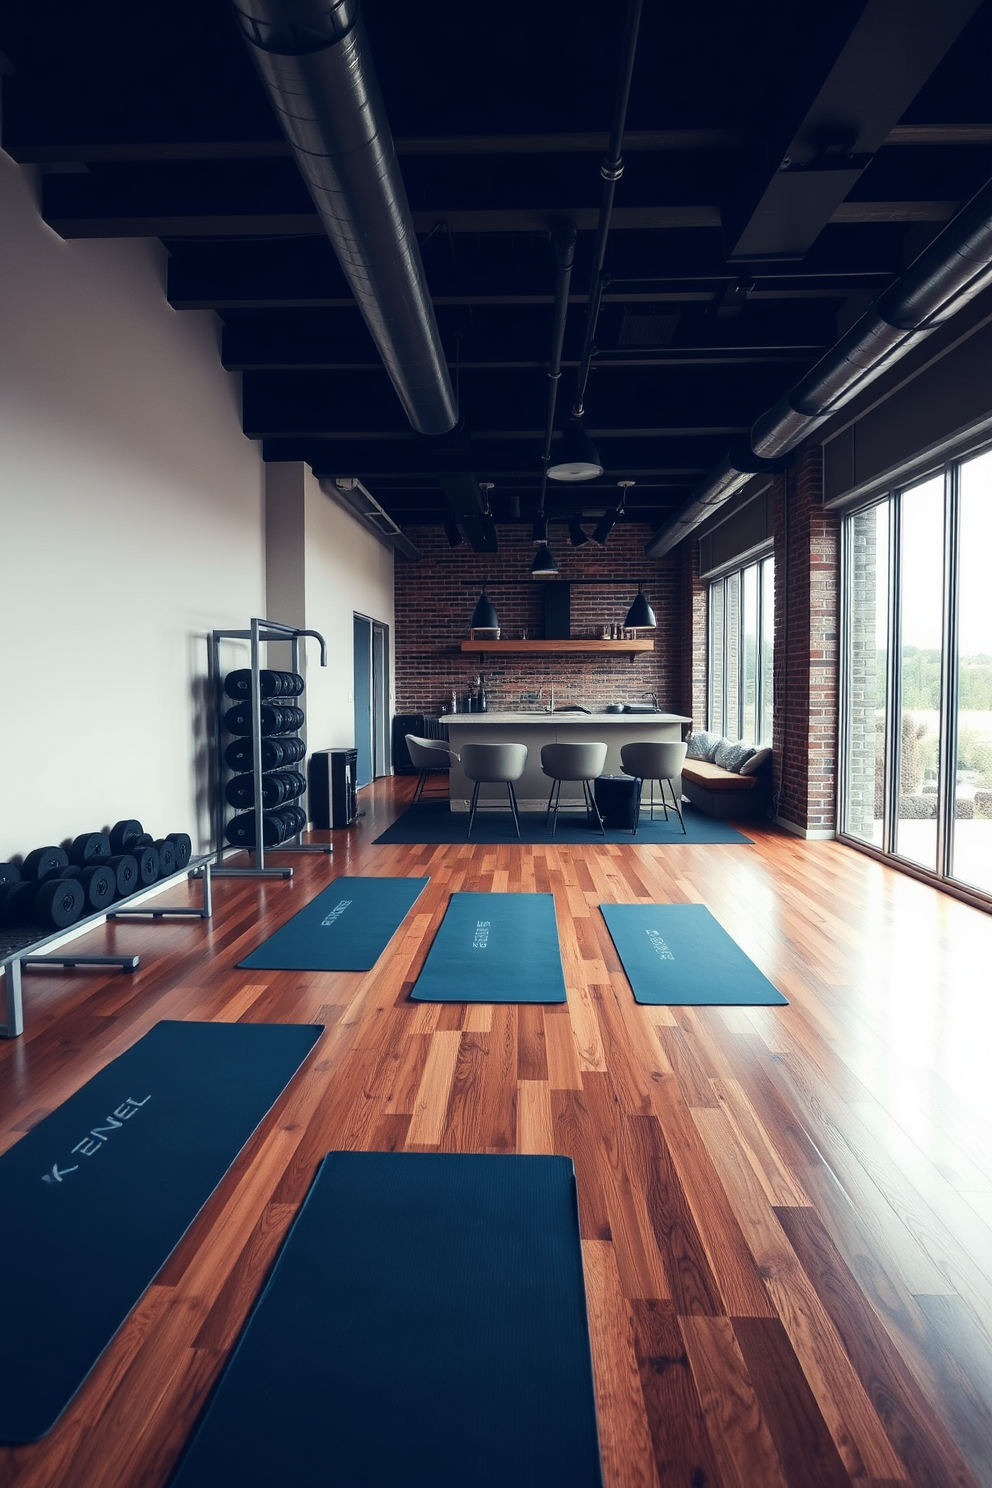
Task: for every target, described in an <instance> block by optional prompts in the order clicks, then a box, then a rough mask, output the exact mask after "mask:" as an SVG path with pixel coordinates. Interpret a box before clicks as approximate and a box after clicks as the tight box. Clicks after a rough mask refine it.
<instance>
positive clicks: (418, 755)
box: [403, 734, 458, 806]
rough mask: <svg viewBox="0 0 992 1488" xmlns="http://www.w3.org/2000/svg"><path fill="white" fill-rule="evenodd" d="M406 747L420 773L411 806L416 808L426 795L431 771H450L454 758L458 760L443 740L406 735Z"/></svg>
mask: <svg viewBox="0 0 992 1488" xmlns="http://www.w3.org/2000/svg"><path fill="white" fill-rule="evenodd" d="M403 737H404V738H405V740H406V747H407V749H408V750H409V751H410V763H411V764H413V765H416V767H417V769H418V770H419V771H420V775H419V776H418V779H417V784H416V787H415V789H414V792H413V800H412V801H411V802H410V805H411V806H416V804H417V802H418V801H419V800H420V798H421V796H422V795H423V793H424V786H425V785H426V784H427V776H428V775H429V774H430V772H431V770H450V769H451V760H452V756H454V758H455V759H457V758H458V756H457V754H455V751H454V750H453V749H450V748H449V747H448V745H447V744H445V742H444V740H443V739H418V738H417V735H416V734H404V736H403Z"/></svg>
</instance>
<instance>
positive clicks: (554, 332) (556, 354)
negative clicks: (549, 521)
mask: <svg viewBox="0 0 992 1488" xmlns="http://www.w3.org/2000/svg"><path fill="white" fill-rule="evenodd" d="M576 236H577V234H576V231H575V223H574V222H573V221H572V220H571V218H569V217H563V218H560V219H559V220H558V221H557V222H553V223H552V225H551V242H552V245H553V247H554V250H555V307H554V312H553V314H552V319H551V360H550V361H549V362H548V413H547V418H546V419H545V422H544V451H543V453H542V455H541V495H540V498H539V501H538V513H539V515H543V513H544V493H545V491H546V490H547V486H548V466H549V465H550V464H551V441H552V439H553V438H554V432H555V407H556V406H557V403H558V383H559V381H560V379H561V349H562V346H563V345H564V343H565V321H566V319H567V317H568V291H569V288H570V287H571V283H572V265H573V264H574V263H575V239H576Z"/></svg>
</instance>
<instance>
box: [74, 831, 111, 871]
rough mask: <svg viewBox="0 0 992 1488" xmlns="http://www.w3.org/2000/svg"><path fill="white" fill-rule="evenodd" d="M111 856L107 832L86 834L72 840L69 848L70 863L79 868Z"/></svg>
mask: <svg viewBox="0 0 992 1488" xmlns="http://www.w3.org/2000/svg"><path fill="white" fill-rule="evenodd" d="M110 854H111V847H110V838H109V837H108V836H107V834H106V832H84V833H83V835H82V836H81V837H74V838H73V839H72V846H71V847H70V848H69V862H70V863H75V865H76V866H77V868H82V867H83V866H84V864H86V863H91V862H92V861H93V859H94V858H109V857H110Z"/></svg>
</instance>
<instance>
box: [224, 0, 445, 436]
mask: <svg viewBox="0 0 992 1488" xmlns="http://www.w3.org/2000/svg"><path fill="white" fill-rule="evenodd" d="M234 9H235V13H236V15H237V18H238V23H239V25H240V28H241V32H242V34H243V36H244V38H245V41H246V42H247V44H248V50H249V51H250V53H251V55H252V58H253V59H254V62H255V66H256V67H257V69H258V72H259V74H260V76H261V78H262V81H263V83H264V84H265V87H266V91H267V92H268V95H269V99H270V101H271V103H272V106H273V108H274V109H275V111H276V115H277V117H278V119H279V123H280V125H281V127H282V130H283V133H284V134H285V136H286V138H287V140H288V141H289V143H290V146H291V148H292V151H293V155H294V157H295V159H296V163H297V165H298V166H299V169H300V172H301V174H302V176H303V179H304V181H305V182H306V185H307V188H308V190H309V192H310V195H311V196H312V197H313V201H314V205H315V206H316V208H317V211H318V213H319V215H320V219H321V222H322V223H323V225H324V230H325V231H326V233H327V236H328V237H329V238H330V240H331V243H332V244H333V247H334V251H335V253H336V254H337V256H338V260H339V262H340V264H341V267H342V269H343V270H344V274H345V277H346V278H347V280H348V283H349V285H350V286H351V290H352V293H353V294H354V296H355V299H356V301H357V302H358V307H359V309H360V310H361V312H362V315H363V316H364V317H365V323H366V325H367V326H368V328H369V331H370V332H371V334H372V339H373V340H374V341H375V344H376V347H377V348H378V351H379V354H380V356H381V357H382V360H383V362H384V364H385V367H386V371H387V372H388V373H389V376H390V378H391V379H392V383H393V386H394V387H395V389H396V392H397V394H398V396H399V400H400V402H401V403H402V404H403V408H404V410H405V412H406V415H407V418H408V419H409V420H410V423H411V424H412V425H413V427H414V429H416V430H417V432H418V433H420V434H445V433H447V431H448V430H449V429H452V428H454V426H455V424H456V423H457V422H458V409H457V406H456V403H455V395H454V392H453V391H452V387H451V379H450V378H449V376H448V368H447V364H446V362H445V357H444V352H443V350H442V347H441V338H440V336H439V334H438V329H437V322H436V320H435V318H434V307H433V305H432V304H431V300H430V295H429V294H428V292H427V281H426V279H425V277H424V267H423V264H422V262H421V258H420V249H419V248H418V246H417V238H416V234H415V233H414V230H413V219H412V218H411V216H410V207H409V204H408V202H407V199H406V191H405V189H404V186H403V179H402V177H401V175H400V170H399V165H398V164H397V160H396V151H395V149H394V146H393V138H392V135H391V133H390V130H389V125H388V123H387V121H386V112H385V109H384V107H383V103H382V97H381V95H380V93H379V85H378V82H377V80H376V75H375V68H374V66H373V63H372V57H371V53H370V51H369V45H368V39H367V37H366V34H365V27H364V24H363V21H362V16H361V11H360V9H359V5H358V0H336V3H335V0H332V3H330V4H328V0H237V3H236V4H235V6H234Z"/></svg>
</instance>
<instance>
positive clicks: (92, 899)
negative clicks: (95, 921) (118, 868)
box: [80, 860, 117, 909]
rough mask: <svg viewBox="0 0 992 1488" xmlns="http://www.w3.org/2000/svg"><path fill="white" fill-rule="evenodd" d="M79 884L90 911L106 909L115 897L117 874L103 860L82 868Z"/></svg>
mask: <svg viewBox="0 0 992 1488" xmlns="http://www.w3.org/2000/svg"><path fill="white" fill-rule="evenodd" d="M80 882H81V884H82V886H83V893H84V894H85V895H86V902H87V904H88V905H89V907H90V909H106V907H107V905H108V904H111V903H112V902H113V900H114V899H116V897H117V874H116V873H115V872H114V870H113V869H112V868H108V867H107V865H106V861H105V860H104V861H101V862H98V863H97V864H96V866H91V867H89V868H84V869H83V874H82V878H81V879H80Z"/></svg>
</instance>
